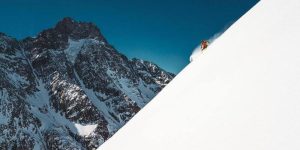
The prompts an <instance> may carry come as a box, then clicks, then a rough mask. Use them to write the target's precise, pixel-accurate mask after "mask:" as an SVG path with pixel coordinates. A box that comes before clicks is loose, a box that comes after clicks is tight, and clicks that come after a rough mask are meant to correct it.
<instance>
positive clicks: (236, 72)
mask: <svg viewBox="0 0 300 150" xmlns="http://www.w3.org/2000/svg"><path fill="white" fill-rule="evenodd" d="M299 43H300V1H299V0H262V1H260V2H259V3H258V4H257V5H256V6H254V7H253V8H252V9H251V10H250V11H249V12H247V13H246V14H245V15H244V16H243V17H242V18H240V19H239V20H238V21H237V22H235V23H234V24H233V25H232V26H231V27H230V28H229V29H228V30H227V31H226V32H225V33H223V35H221V36H220V37H219V38H218V39H216V40H215V41H214V42H213V43H212V44H211V45H210V46H209V47H208V48H207V49H206V50H204V51H203V53H195V55H196V56H194V57H192V58H193V61H192V62H191V63H190V64H189V65H188V66H187V67H186V68H185V69H184V70H183V71H182V72H180V73H179V74H178V75H177V76H176V77H175V78H174V79H173V80H172V82H171V83H170V84H168V85H167V86H166V87H165V88H164V89H163V90H162V91H161V92H160V93H159V94H158V95H157V96H156V97H155V98H154V99H153V100H152V101H151V102H150V103H149V104H148V105H147V106H145V107H144V108H143V109H142V110H141V111H140V112H139V113H138V114H137V115H136V116H134V117H133V119H131V120H130V121H129V122H128V123H127V124H126V125H125V126H124V127H123V128H121V129H120V130H119V131H118V132H117V133H116V134H115V135H114V136H113V137H112V138H110V139H109V140H108V141H107V142H105V143H104V144H103V145H102V146H100V148H99V149H100V150H121V149H122V150H141V149H142V150H299V149H300V142H299V141H300V48H299V47H300V45H299Z"/></svg>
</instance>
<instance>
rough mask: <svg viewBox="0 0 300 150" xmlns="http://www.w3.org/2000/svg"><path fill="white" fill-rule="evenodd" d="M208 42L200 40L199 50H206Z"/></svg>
mask: <svg viewBox="0 0 300 150" xmlns="http://www.w3.org/2000/svg"><path fill="white" fill-rule="evenodd" d="M208 44H209V43H208V41H207V40H202V41H201V50H202V51H203V50H204V49H206V48H207V46H208Z"/></svg>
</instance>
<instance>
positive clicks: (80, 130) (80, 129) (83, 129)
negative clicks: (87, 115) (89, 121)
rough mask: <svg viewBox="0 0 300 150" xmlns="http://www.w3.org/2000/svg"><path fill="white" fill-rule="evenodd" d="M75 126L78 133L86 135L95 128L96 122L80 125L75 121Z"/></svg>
mask: <svg viewBox="0 0 300 150" xmlns="http://www.w3.org/2000/svg"><path fill="white" fill-rule="evenodd" d="M75 127H76V129H77V131H78V134H79V135H81V136H88V135H90V134H91V133H92V132H93V131H94V130H95V129H96V128H97V124H94V125H81V124H77V123H75Z"/></svg>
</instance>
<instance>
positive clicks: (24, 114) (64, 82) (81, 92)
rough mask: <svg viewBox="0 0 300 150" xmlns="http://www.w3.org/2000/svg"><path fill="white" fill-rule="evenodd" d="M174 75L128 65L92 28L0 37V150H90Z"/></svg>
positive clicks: (74, 25)
mask: <svg viewBox="0 0 300 150" xmlns="http://www.w3.org/2000/svg"><path fill="white" fill-rule="evenodd" d="M173 77H174V75H173V74H172V73H169V72H166V71H164V70H163V69H161V68H160V67H158V66H157V65H155V64H153V63H151V62H148V61H143V60H139V59H132V60H130V59H128V58H127V57H126V56H124V55H122V54H120V53H119V52H118V51H117V50H116V49H115V48H114V47H112V46H111V45H110V44H109V43H108V42H107V41H106V40H105V38H104V37H103V35H102V34H101V33H100V30H99V29H98V28H97V27H96V26H95V25H94V24H92V23H85V22H77V21H74V20H72V19H71V18H65V19H63V20H62V21H60V22H58V23H57V25H56V26H55V27H54V28H50V29H47V30H44V31H42V32H41V33H40V34H38V35H37V37H35V38H26V39H24V40H21V41H17V40H16V39H14V38H12V37H9V36H7V35H5V34H3V33H1V34H0V131H1V132H0V149H72V150H73V149H94V148H97V147H99V145H101V144H102V143H103V142H104V141H106V140H107V139H108V138H109V137H111V136H112V135H113V134H114V133H115V132H116V131H117V130H118V129H119V128H120V127H122V126H123V125H124V124H125V123H126V122H127V121H128V120H129V119H131V118H132V117H133V116H134V115H135V114H136V113H137V112H138V111H139V110H140V109H141V108H142V107H143V106H145V104H147V103H148V102H149V101H150V100H151V99H152V98H153V97H154V96H155V95H156V94H157V93H158V92H159V91H160V90H161V89H162V88H163V87H164V86H165V85H166V84H168V83H169V82H170V81H171V80H172V79H173Z"/></svg>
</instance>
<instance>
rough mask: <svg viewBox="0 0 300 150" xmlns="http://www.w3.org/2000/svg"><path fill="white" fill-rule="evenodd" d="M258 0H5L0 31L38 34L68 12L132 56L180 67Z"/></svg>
mask: <svg viewBox="0 0 300 150" xmlns="http://www.w3.org/2000/svg"><path fill="white" fill-rule="evenodd" d="M257 2H258V0H26V1H25V0H5V1H4V0H3V1H2V0H1V5H0V18H1V22H0V32H4V33H6V34H8V35H10V36H13V37H16V38H18V39H22V38H25V37H27V36H34V35H37V33H39V32H40V31H41V30H43V29H46V28H50V27H53V26H54V25H55V24H56V23H57V22H58V21H59V20H61V19H62V18H64V17H72V18H74V19H75V20H79V21H89V22H93V23H95V24H96V25H97V26H98V27H99V28H100V30H101V32H102V34H103V35H104V36H105V37H106V39H107V40H108V41H109V42H110V43H111V44H112V45H113V46H114V47H115V48H116V49H118V50H119V51H120V52H121V53H123V54H125V55H126V56H128V57H129V58H133V57H137V58H142V59H145V60H149V61H152V62H154V63H156V64H158V65H159V66H161V67H162V68H164V69H166V70H168V71H170V72H173V73H178V72H179V71H180V70H182V69H183V68H184V67H185V66H186V65H187V64H188V62H189V56H190V54H191V53H192V51H193V49H194V48H195V47H196V46H197V45H199V43H200V41H201V40H202V39H208V38H210V37H212V36H213V35H214V34H216V33H219V32H221V31H223V30H224V29H226V28H227V27H228V26H230V25H231V24H232V23H233V22H235V21H236V20H237V19H238V18H240V17H241V16H242V15H243V14H245V13H246V12H247V11H248V10H249V9H250V8H251V7H253V6H254V5H255V4H256V3H257Z"/></svg>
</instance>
